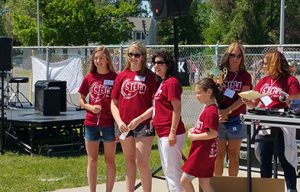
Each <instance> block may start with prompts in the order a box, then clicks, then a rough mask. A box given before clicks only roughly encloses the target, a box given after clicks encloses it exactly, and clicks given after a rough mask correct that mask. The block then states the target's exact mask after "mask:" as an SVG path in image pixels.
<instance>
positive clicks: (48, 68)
mask: <svg viewBox="0 0 300 192" xmlns="http://www.w3.org/2000/svg"><path fill="white" fill-rule="evenodd" d="M49 54H50V53H49V46H47V47H46V63H47V68H46V80H49V78H50V66H49V65H50V61H49Z"/></svg>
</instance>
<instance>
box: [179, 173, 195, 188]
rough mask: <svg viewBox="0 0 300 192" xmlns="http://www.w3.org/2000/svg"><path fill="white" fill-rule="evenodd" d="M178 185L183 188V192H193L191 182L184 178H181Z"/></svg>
mask: <svg viewBox="0 0 300 192" xmlns="http://www.w3.org/2000/svg"><path fill="white" fill-rule="evenodd" d="M180 183H181V185H182V186H183V189H184V192H195V189H194V186H193V183H192V181H191V180H189V179H187V178H186V177H185V176H183V175H182V176H181V179H180Z"/></svg>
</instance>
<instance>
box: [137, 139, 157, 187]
mask: <svg viewBox="0 0 300 192" xmlns="http://www.w3.org/2000/svg"><path fill="white" fill-rule="evenodd" d="M153 139H154V136H153V137H141V138H136V139H135V141H136V144H135V145H136V162H137V167H138V170H139V173H140V177H141V182H142V187H143V191H144V192H151V189H152V175H151V169H150V165H149V160H150V154H151V148H152V142H153Z"/></svg>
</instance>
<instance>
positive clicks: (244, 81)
mask: <svg viewBox="0 0 300 192" xmlns="http://www.w3.org/2000/svg"><path fill="white" fill-rule="evenodd" d="M224 85H225V87H224V90H226V89H231V90H233V91H235V94H234V95H233V97H232V98H230V97H228V96H226V95H224V96H223V101H222V104H221V105H220V109H226V108H228V107H229V106H231V105H232V104H233V103H234V102H235V101H236V100H238V99H239V98H240V96H239V95H238V93H240V92H241V91H242V87H243V86H250V87H251V85H252V79H251V75H250V73H248V72H247V71H239V72H238V73H234V72H231V71H228V74H227V76H226V78H225V79H224ZM241 113H246V105H245V104H243V105H241V106H240V107H239V108H238V109H236V110H234V111H233V112H232V113H231V114H230V115H229V117H234V116H237V115H240V114H241Z"/></svg>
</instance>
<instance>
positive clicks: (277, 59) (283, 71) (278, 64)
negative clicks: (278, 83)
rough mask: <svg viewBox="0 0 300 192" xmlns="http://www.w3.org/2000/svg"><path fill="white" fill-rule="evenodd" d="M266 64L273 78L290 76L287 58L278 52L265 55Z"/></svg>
mask: <svg viewBox="0 0 300 192" xmlns="http://www.w3.org/2000/svg"><path fill="white" fill-rule="evenodd" d="M264 64H265V65H267V72H268V75H270V76H271V77H272V78H277V77H281V76H288V75H290V73H291V72H290V70H289V64H288V62H287V60H286V58H285V56H284V55H283V54H282V53H281V52H280V51H278V50H271V51H268V52H266V53H265V55H264Z"/></svg>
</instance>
